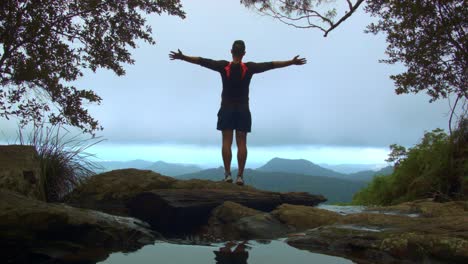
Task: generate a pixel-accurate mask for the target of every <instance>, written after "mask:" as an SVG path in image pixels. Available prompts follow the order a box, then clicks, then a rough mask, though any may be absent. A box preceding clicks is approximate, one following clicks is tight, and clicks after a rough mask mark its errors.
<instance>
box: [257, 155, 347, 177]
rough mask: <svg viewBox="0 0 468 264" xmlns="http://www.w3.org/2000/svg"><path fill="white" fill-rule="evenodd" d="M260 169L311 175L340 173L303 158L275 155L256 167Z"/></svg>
mask: <svg viewBox="0 0 468 264" xmlns="http://www.w3.org/2000/svg"><path fill="white" fill-rule="evenodd" d="M258 170H260V171H270V172H272V171H275V172H287V173H296V174H305V175H313V176H325V177H337V176H340V175H341V174H340V173H338V172H336V171H333V170H329V169H325V168H322V167H320V166H319V165H317V164H315V163H313V162H311V161H308V160H305V159H284V158H279V157H275V158H273V159H271V160H270V161H268V162H267V163H266V164H265V165H263V166H262V167H260V168H258Z"/></svg>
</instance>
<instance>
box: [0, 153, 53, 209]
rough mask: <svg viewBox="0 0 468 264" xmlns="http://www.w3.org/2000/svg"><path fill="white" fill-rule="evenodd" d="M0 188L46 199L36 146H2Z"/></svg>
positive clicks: (0, 154) (42, 199)
mask: <svg viewBox="0 0 468 264" xmlns="http://www.w3.org/2000/svg"><path fill="white" fill-rule="evenodd" d="M0 188H3V189H8V190H11V191H15V192H17V193H20V194H22V195H25V196H27V197H30V198H34V199H37V200H41V201H45V200H46V197H45V193H44V179H43V177H42V176H41V164H40V161H39V157H38V154H37V151H36V149H35V148H34V146H22V145H8V146H0Z"/></svg>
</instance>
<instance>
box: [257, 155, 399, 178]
mask: <svg viewBox="0 0 468 264" xmlns="http://www.w3.org/2000/svg"><path fill="white" fill-rule="evenodd" d="M257 170H259V171H269V172H285V173H296V174H304V175H310V176H321V177H333V178H339V179H345V180H351V181H365V182H369V181H371V180H372V178H373V177H374V176H375V175H389V174H391V173H392V172H393V167H392V166H387V167H385V168H382V169H380V170H378V171H373V170H365V171H360V172H356V173H350V174H346V173H339V172H336V171H334V170H331V169H326V168H323V167H321V166H319V165H317V164H315V163H313V162H311V161H308V160H305V159H283V158H273V159H271V160H270V161H268V162H267V163H266V164H265V165H263V166H262V167H260V168H258V169H257Z"/></svg>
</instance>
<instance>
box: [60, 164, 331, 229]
mask: <svg viewBox="0 0 468 264" xmlns="http://www.w3.org/2000/svg"><path fill="white" fill-rule="evenodd" d="M225 201H233V202H237V203H239V204H243V205H245V206H248V207H251V208H254V209H258V210H262V211H271V210H273V209H274V208H276V207H277V206H278V205H280V204H282V203H284V202H288V203H295V204H302V205H317V204H318V203H320V202H324V201H326V199H325V198H324V197H323V196H321V195H311V194H307V193H277V192H266V191H260V190H256V189H255V188H252V187H250V186H237V185H235V184H230V183H225V182H222V181H219V182H214V181H209V180H197V179H193V180H176V179H173V178H170V177H166V176H163V175H160V174H158V173H155V172H152V171H144V170H136V169H125V170H115V171H111V172H106V173H102V174H99V175H95V176H93V177H90V178H89V180H87V182H85V183H84V184H83V185H81V186H80V187H78V188H77V189H76V190H74V191H73V192H72V193H71V194H69V195H68V196H67V197H65V202H66V203H67V204H70V205H72V206H76V207H81V208H88V209H95V210H100V211H103V212H106V213H110V214H116V215H120V216H133V217H136V218H139V219H141V220H144V221H146V222H148V223H150V224H151V225H152V227H153V228H155V229H156V230H158V231H160V232H163V233H164V234H167V235H171V234H172V235H175V234H184V235H185V234H187V233H191V232H193V231H194V230H196V229H198V228H199V227H201V226H203V225H205V224H206V223H207V221H208V218H209V216H210V213H211V211H212V210H213V209H214V208H215V207H217V206H219V205H221V204H223V203H224V202H225ZM187 219H190V221H187Z"/></svg>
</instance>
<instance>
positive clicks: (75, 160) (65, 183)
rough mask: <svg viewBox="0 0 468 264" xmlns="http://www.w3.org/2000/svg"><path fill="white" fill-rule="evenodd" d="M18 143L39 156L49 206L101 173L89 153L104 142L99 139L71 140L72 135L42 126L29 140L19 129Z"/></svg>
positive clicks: (32, 133)
mask: <svg viewBox="0 0 468 264" xmlns="http://www.w3.org/2000/svg"><path fill="white" fill-rule="evenodd" d="M18 139H19V143H20V144H21V145H32V146H34V147H35V148H36V150H37V152H38V154H39V159H40V164H41V173H42V177H43V180H44V191H45V194H46V200H47V201H48V202H58V201H60V200H61V199H62V198H63V197H64V196H65V195H66V194H68V193H69V192H71V191H72V190H73V189H74V188H75V187H77V186H78V185H80V184H82V183H83V182H84V181H85V180H86V179H87V178H88V177H90V176H92V175H94V174H95V171H97V170H99V169H101V168H100V165H98V164H97V163H95V162H94V161H92V160H91V158H93V157H95V155H94V154H90V153H88V152H86V150H87V149H88V148H90V147H92V146H94V145H96V144H98V143H100V142H102V141H103V139H101V138H100V137H91V138H87V139H83V138H82V137H81V135H75V136H70V132H69V131H68V130H67V129H65V128H64V127H62V126H59V125H56V126H51V127H44V125H40V126H35V127H34V128H33V130H32V132H31V133H30V134H29V135H28V136H26V137H25V136H24V134H23V132H22V131H21V129H20V130H19V135H18Z"/></svg>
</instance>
